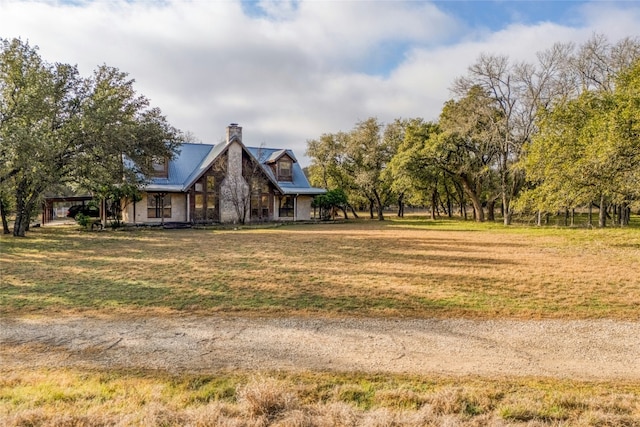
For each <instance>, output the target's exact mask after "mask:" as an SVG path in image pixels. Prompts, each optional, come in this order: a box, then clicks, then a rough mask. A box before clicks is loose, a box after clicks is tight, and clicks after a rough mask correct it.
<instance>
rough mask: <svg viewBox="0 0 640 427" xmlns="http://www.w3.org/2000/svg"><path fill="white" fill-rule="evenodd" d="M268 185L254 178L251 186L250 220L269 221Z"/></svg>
mask: <svg viewBox="0 0 640 427" xmlns="http://www.w3.org/2000/svg"><path fill="white" fill-rule="evenodd" d="M269 217H270V215H269V184H267V183H264V182H263V181H262V180H261V179H258V178H254V179H253V180H252V185H251V219H252V220H267V219H269Z"/></svg>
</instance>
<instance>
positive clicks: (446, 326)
mask: <svg viewBox="0 0 640 427" xmlns="http://www.w3.org/2000/svg"><path fill="white" fill-rule="evenodd" d="M0 366H2V368H6V369H11V368H13V367H28V366H47V367H89V368H115V367H127V368H132V367H135V368H150V369H161V370H166V371H169V372H211V371H215V370H219V369H250V370H264V371H270V370H287V371H296V370H330V371H363V372H379V373H385V372H390V373H391V372H392V373H410V374H446V375H468V374H477V375H487V376H543V377H555V378H574V379H590V380H615V379H627V380H640V322H617V321H609V320H595V321H592V320H578V321H565V320H561V321H560V320H558V321H555V320H543V321H508V320H495V321H472V320H378V319H309V318H279V319H271V318H268V319H259V318H227V317H154V318H133V319H120V320H114V319H103V318H80V317H73V318H66V317H62V318H60V319H56V320H51V319H46V320H38V319H23V318H5V319H0Z"/></svg>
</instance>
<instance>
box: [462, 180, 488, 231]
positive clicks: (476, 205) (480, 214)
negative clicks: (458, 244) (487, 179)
mask: <svg viewBox="0 0 640 427" xmlns="http://www.w3.org/2000/svg"><path fill="white" fill-rule="evenodd" d="M460 182H461V183H462V188H464V190H465V192H466V193H467V196H469V198H470V199H471V204H472V205H473V209H474V211H475V212H476V214H475V215H474V219H475V220H476V221H477V222H484V211H483V210H482V203H481V202H480V198H479V197H478V195H477V194H476V192H475V191H474V190H473V188H472V187H471V185H470V183H469V182H468V181H467V180H466V179H461V180H460Z"/></svg>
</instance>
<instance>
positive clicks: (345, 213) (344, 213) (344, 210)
mask: <svg viewBox="0 0 640 427" xmlns="http://www.w3.org/2000/svg"><path fill="white" fill-rule="evenodd" d="M338 207H339V208H340V210H341V211H342V214H343V215H344V219H349V216H348V215H347V210H346V209H345V208H344V206H338Z"/></svg>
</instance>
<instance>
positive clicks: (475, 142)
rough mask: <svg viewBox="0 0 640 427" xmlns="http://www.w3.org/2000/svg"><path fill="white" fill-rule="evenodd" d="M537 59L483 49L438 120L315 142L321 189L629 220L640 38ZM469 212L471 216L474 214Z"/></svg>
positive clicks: (368, 202) (639, 134)
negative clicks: (586, 212) (583, 212)
mask: <svg viewBox="0 0 640 427" xmlns="http://www.w3.org/2000/svg"><path fill="white" fill-rule="evenodd" d="M536 57H537V60H536V61H535V62H534V63H527V62H513V61H512V60H510V59H509V57H507V56H500V55H488V54H482V55H480V57H479V58H478V59H477V60H476V62H475V63H474V64H473V65H471V66H470V67H469V69H468V72H467V74H466V75H464V76H462V77H459V78H457V79H455V81H454V82H453V86H452V92H453V95H454V97H453V99H451V100H449V101H447V102H446V103H445V104H444V106H443V108H442V112H441V114H440V117H439V120H438V121H437V122H428V121H425V120H423V119H421V118H413V119H396V120H394V121H393V122H392V123H388V124H386V125H385V124H383V123H381V122H379V121H378V120H377V119H376V118H369V119H366V120H364V121H361V122H359V123H357V124H356V125H355V127H354V128H353V129H352V130H350V131H348V132H338V133H334V134H323V135H321V136H320V137H319V138H318V139H315V140H310V141H308V145H307V155H308V156H309V158H310V159H311V165H310V166H309V168H308V173H309V176H310V179H311V182H312V183H313V184H314V185H320V186H324V187H326V188H328V189H330V190H332V189H341V190H342V191H343V192H344V194H345V195H346V202H345V203H344V206H346V210H345V215H346V212H347V210H350V211H351V212H353V214H354V215H356V210H357V209H356V208H362V207H367V208H368V209H369V212H370V217H372V218H374V217H377V218H378V219H380V220H382V219H384V209H385V208H386V207H389V206H390V205H395V206H397V207H398V215H400V216H402V215H403V211H404V206H405V205H406V204H412V205H420V206H429V207H430V209H431V216H432V217H435V216H436V215H437V214H439V213H441V212H442V213H444V214H446V215H449V216H452V215H454V214H458V215H461V216H463V217H465V218H466V217H467V215H469V216H472V217H473V218H474V219H475V220H476V221H485V220H494V219H495V211H496V210H499V212H500V215H501V217H502V221H503V222H504V224H505V225H509V224H511V222H512V219H513V215H514V214H515V213H526V214H535V215H536V216H537V221H538V222H540V221H541V218H542V217H543V215H545V214H549V213H558V212H565V213H566V215H567V217H569V215H570V214H569V213H570V212H571V213H572V212H573V211H574V210H575V209H576V208H581V207H584V208H587V209H589V210H591V208H592V207H594V206H595V207H597V208H599V226H601V227H604V226H605V225H606V223H607V218H611V220H612V221H613V222H614V223H616V224H618V225H626V224H628V222H629V215H630V212H631V209H632V206H633V204H634V203H636V205H635V206H638V205H637V204H638V202H639V201H640V40H639V39H637V38H625V39H622V40H620V41H618V42H617V43H611V42H609V40H608V39H607V38H606V37H605V36H602V35H594V36H593V37H592V38H591V39H590V40H589V41H587V42H586V43H584V44H582V45H580V46H575V45H573V44H571V43H565V44H562V43H558V44H556V45H554V46H553V47H552V48H550V49H548V50H546V51H543V52H539V53H538V54H537V56H536ZM467 207H471V211H472V212H467Z"/></svg>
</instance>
